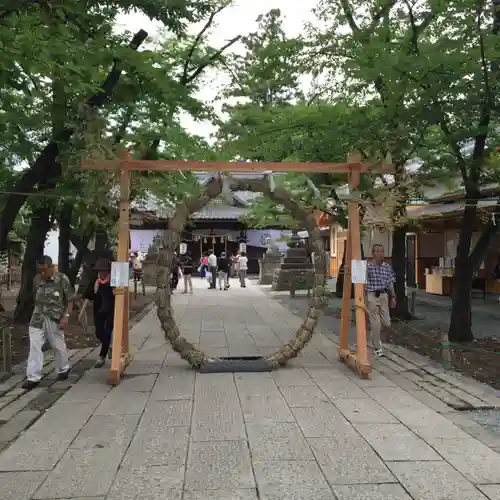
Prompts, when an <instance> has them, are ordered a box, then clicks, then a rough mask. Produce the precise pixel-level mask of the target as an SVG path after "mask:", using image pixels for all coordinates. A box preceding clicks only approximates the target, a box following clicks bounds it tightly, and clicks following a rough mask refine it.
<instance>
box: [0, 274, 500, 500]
mask: <svg viewBox="0 0 500 500" xmlns="http://www.w3.org/2000/svg"><path fill="white" fill-rule="evenodd" d="M204 288H205V283H204V282H201V281H197V282H196V290H195V294H194V295H193V296H184V295H176V296H175V299H174V300H175V310H176V314H177V318H178V322H179V324H180V327H181V330H182V332H183V334H184V335H185V336H186V337H187V338H189V339H191V340H194V341H199V343H200V344H201V346H202V347H203V348H206V350H207V351H208V352H210V353H212V354H214V355H242V354H245V355H252V354H259V353H261V352H269V351H270V350H271V349H273V348H274V347H276V346H278V345H280V344H281V343H282V342H283V340H286V339H288V338H289V337H290V335H291V334H292V333H293V331H294V329H295V328H296V327H297V326H298V325H299V324H300V322H301V319H302V318H298V317H296V316H294V315H292V314H290V313H289V312H288V311H287V310H286V309H285V308H284V307H283V306H281V305H280V304H279V303H278V302H276V301H274V300H272V299H271V298H270V297H269V296H268V295H266V294H265V293H264V292H263V291H262V290H260V289H259V288H258V287H257V286H256V285H250V286H249V287H248V288H247V289H240V288H235V287H233V288H231V290H230V291H228V292H220V291H208V290H206V289H204ZM132 341H133V344H134V346H135V348H136V349H137V353H136V355H135V358H134V360H133V361H132V363H131V364H130V366H129V368H128V370H127V375H126V377H125V379H124V380H123V382H122V383H121V384H120V385H119V386H118V387H116V388H113V389H110V388H109V387H108V386H107V385H106V384H105V383H104V381H105V378H106V372H105V371H103V370H90V371H88V372H87V373H86V374H85V375H84V376H83V377H82V378H81V379H80V380H78V381H77V382H76V383H75V385H74V386H73V387H72V388H71V389H70V390H69V391H68V392H66V393H65V394H64V395H63V396H62V397H61V398H60V399H59V400H58V401H57V402H56V403H55V404H54V405H53V406H52V407H51V408H50V409H49V410H48V411H46V412H45V414H44V415H43V416H42V417H41V418H40V419H38V420H37V421H36V422H35V423H34V425H32V426H31V427H30V428H29V429H28V430H27V431H26V432H25V433H24V434H22V435H21V436H20V437H19V438H17V440H15V441H14V442H13V443H12V444H11V445H10V446H9V447H8V448H6V449H5V450H4V451H3V452H2V453H1V454H0V498H1V499H2V500H29V499H80V500H83V499H86V500H90V499H93V500H104V499H106V500H139V499H140V500H156V499H169V500H181V499H182V500H257V499H260V500H306V499H307V500H309V499H314V500H332V499H335V498H338V499H340V500H365V499H366V500H375V499H376V500H410V499H412V498H413V499H415V500H434V499H437V500H445V499H446V500H455V499H456V500H486V499H490V500H499V499H500V454H498V453H496V452H495V451H494V450H493V449H492V448H494V447H495V446H494V444H495V443H492V444H490V446H488V443H486V444H485V442H484V441H487V439H486V438H484V437H483V439H482V440H479V439H476V438H475V437H473V436H472V435H471V434H469V433H468V432H466V430H464V429H467V426H465V425H461V426H459V425H458V424H456V423H454V422H453V421H452V419H455V420H456V419H457V412H456V411H454V410H453V409H452V408H451V407H449V406H447V405H445V404H444V403H441V404H442V407H440V408H439V407H437V402H439V400H438V399H437V398H434V400H431V399H429V398H433V397H434V396H432V395H430V394H429V395H428V397H427V396H426V397H423V396H422V394H420V399H419V398H418V397H416V396H418V394H416V393H417V392H418V391H413V392H411V391H410V392H411V393H410V392H408V391H407V390H405V388H404V387H403V384H401V383H399V382H400V381H399V380H398V378H397V377H395V375H396V376H397V375H398V372H397V370H396V369H394V370H393V369H392V368H391V367H389V366H388V365H383V364H380V365H379V364H377V365H376V367H377V368H380V369H381V370H385V371H384V374H382V373H381V371H380V370H379V369H377V370H375V372H374V376H373V378H372V379H371V380H360V379H358V378H357V377H356V375H355V374H353V373H351V372H350V371H348V370H347V369H346V368H345V367H344V366H343V365H341V364H339V363H338V362H337V361H336V360H335V344H334V343H333V342H332V341H331V340H329V339H327V338H326V337H324V336H322V335H321V334H319V335H318V336H317V337H315V340H314V341H313V342H312V343H311V345H310V346H309V347H308V348H307V349H306V350H305V352H304V354H303V355H301V356H300V357H299V358H298V359H297V360H294V362H293V363H291V365H290V367H288V368H283V369H281V370H279V371H276V372H274V373H255V374H250V373H249V374H235V375H233V374H197V373H195V372H194V371H192V370H191V369H190V368H189V367H187V366H186V365H185V363H184V362H182V361H181V360H180V359H179V358H178V357H177V356H176V355H175V354H174V353H172V352H170V350H169V349H168V347H167V345H166V344H165V342H164V339H163V335H162V333H161V330H160V328H159V325H158V321H157V319H156V316H155V312H154V311H153V312H152V313H150V314H149V315H148V316H146V317H145V318H144V319H143V320H142V321H141V322H140V323H139V324H138V325H136V326H135V327H134V329H133V331H132ZM391 370H392V371H391ZM386 375H387V376H386ZM391 379H392V380H391ZM394 380H396V382H395V381H394ZM397 382H398V383H397ZM420 392H421V393H424V392H425V391H423V390H422V391H420ZM490 397H491V398H493V396H490ZM425 401H427V403H426V402H425ZM490 402H492V403H495V401H494V400H493V399H490ZM429 405H430V406H429Z"/></svg>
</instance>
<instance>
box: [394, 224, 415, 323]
mask: <svg viewBox="0 0 500 500" xmlns="http://www.w3.org/2000/svg"><path fill="white" fill-rule="evenodd" d="M391 263H392V268H393V269H394V273H395V274H396V283H395V284H394V291H395V292H396V308H395V309H394V310H393V311H392V312H391V315H393V316H394V317H397V318H399V319H402V320H409V319H411V318H412V316H411V314H410V312H409V310H408V297H407V295H406V227H399V226H398V227H396V228H394V231H393V233H392V256H391Z"/></svg>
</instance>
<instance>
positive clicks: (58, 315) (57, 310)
mask: <svg viewBox="0 0 500 500" xmlns="http://www.w3.org/2000/svg"><path fill="white" fill-rule="evenodd" d="M33 288H34V294H35V308H34V310H33V314H32V316H31V321H30V325H29V339H30V352H29V356H28V366H27V369H26V376H27V377H26V378H27V379H26V381H25V382H24V384H23V389H27V390H31V389H34V388H35V387H36V386H37V385H38V384H39V383H40V380H41V379H42V369H43V352H42V348H43V345H44V344H45V342H46V341H47V340H48V341H49V343H50V345H51V347H52V349H53V350H54V351H55V364H56V370H57V372H58V376H57V379H58V380H66V379H67V378H68V375H69V370H70V366H69V361H68V352H67V350H66V342H65V340H64V329H65V328H66V327H67V326H68V322H69V317H70V315H71V311H72V310H73V300H74V298H75V292H74V290H73V287H72V286H71V283H70V281H69V278H68V277H67V276H66V275H65V274H62V273H59V272H55V270H54V265H53V263H52V259H51V258H50V257H49V256H48V255H44V256H43V257H42V258H41V259H40V261H39V262H38V274H37V275H36V276H35V279H34V282H33Z"/></svg>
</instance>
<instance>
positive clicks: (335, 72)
mask: <svg viewBox="0 0 500 500" xmlns="http://www.w3.org/2000/svg"><path fill="white" fill-rule="evenodd" d="M441 7H442V6H441V4H436V5H427V4H426V5H424V6H418V7H417V6H415V3H414V2H413V3H411V2H407V1H402V2H398V1H396V0H387V1H384V2H378V1H370V2H361V1H358V0H352V1H350V0H342V1H337V0H324V1H322V2H320V4H319V6H318V8H317V10H316V12H317V15H318V17H319V18H320V19H321V21H322V22H323V23H324V24H325V25H326V26H327V28H326V29H317V28H311V29H310V42H309V43H310V57H309V60H310V61H312V62H313V63H314V67H311V70H313V71H314V72H315V73H318V74H322V76H323V80H324V81H325V84H324V85H325V86H326V88H327V89H328V90H329V92H331V93H337V94H340V95H343V96H345V98H346V99H349V100H351V101H352V102H356V103H358V104H360V105H363V106H366V107H369V108H370V109H371V116H370V121H371V123H370V125H369V127H368V128H369V131H367V132H365V133H363V135H364V138H363V140H362V142H363V143H364V144H363V145H362V146H361V147H360V148H359V149H361V150H362V152H363V153H364V156H365V157H366V159H368V160H372V159H373V158H375V159H376V160H380V159H384V158H386V157H387V156H389V157H390V158H391V159H392V163H393V165H394V173H393V179H392V180H391V182H389V181H388V180H387V179H386V178H379V180H381V181H382V184H386V185H387V184H390V191H391V195H392V198H393V201H396V202H395V203H393V204H392V206H391V210H390V213H389V214H388V217H389V219H390V220H391V223H392V224H391V225H392V226H393V227H392V229H393V233H392V234H393V245H392V264H393V267H394V270H395V273H396V286H395V288H396V295H397V304H398V306H397V310H396V314H397V315H398V316H399V317H402V318H409V317H410V316H409V313H408V304H407V298H406V289H405V277H406V224H405V222H404V221H405V220H406V203H407V201H408V198H409V194H410V191H411V190H412V189H413V188H412V186H411V182H410V179H409V177H408V171H407V169H406V165H407V163H408V161H409V160H410V159H411V158H412V156H414V155H415V152H416V150H417V149H418V148H419V147H420V146H421V145H422V142H423V140H424V137H425V133H426V131H427V129H428V127H429V125H430V117H429V116H428V113H427V112H426V109H425V103H423V102H422V101H420V100H418V99H415V97H414V90H413V86H412V85H410V82H411V80H410V78H411V75H410V73H411V72H412V70H413V68H414V65H415V64H418V56H417V54H415V52H414V50H413V44H414V43H417V42H418V38H419V37H421V36H423V34H424V33H425V32H426V30H427V29H428V27H429V24H430V23H431V22H432V20H433V19H434V17H435V16H436V15H437V14H438V13H439V9H440V8H441ZM387 187H388V186H386V188H387ZM386 191H387V189H386Z"/></svg>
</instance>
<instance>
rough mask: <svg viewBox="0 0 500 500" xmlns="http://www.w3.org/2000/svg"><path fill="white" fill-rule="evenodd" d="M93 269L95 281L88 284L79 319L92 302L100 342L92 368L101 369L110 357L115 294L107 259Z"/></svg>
mask: <svg viewBox="0 0 500 500" xmlns="http://www.w3.org/2000/svg"><path fill="white" fill-rule="evenodd" d="M94 269H95V270H96V271H97V280H96V282H95V283H90V284H89V287H88V289H87V291H86V292H85V302H84V303H83V306H82V310H81V311H80V314H79V319H80V321H81V320H82V317H83V315H84V314H85V310H86V308H87V305H88V303H89V302H92V303H93V309H94V326H95V334H96V337H97V338H98V339H99V341H100V342H101V351H100V352H99V357H98V359H97V361H96V363H95V365H94V366H95V367H96V368H101V367H102V366H104V365H105V364H106V356H108V357H111V339H112V337H113V321H114V317H115V294H114V290H113V288H111V262H110V261H109V260H108V259H99V260H98V261H97V263H96V265H95V268H94Z"/></svg>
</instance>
